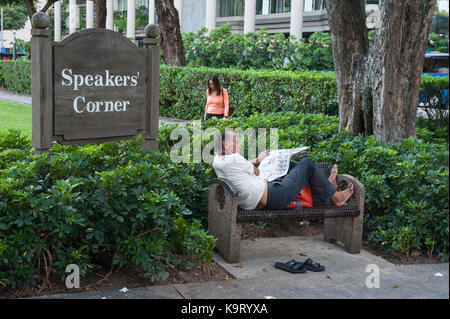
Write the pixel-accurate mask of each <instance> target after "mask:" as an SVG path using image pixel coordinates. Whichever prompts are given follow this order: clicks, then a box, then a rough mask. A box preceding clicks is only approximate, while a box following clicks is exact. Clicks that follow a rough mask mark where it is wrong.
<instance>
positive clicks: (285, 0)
mask: <svg viewBox="0 0 450 319" xmlns="http://www.w3.org/2000/svg"><path fill="white" fill-rule="evenodd" d="M283 12H291V0H270V7H269V13H283Z"/></svg>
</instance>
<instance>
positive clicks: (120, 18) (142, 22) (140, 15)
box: [114, 6, 148, 33]
mask: <svg viewBox="0 0 450 319" xmlns="http://www.w3.org/2000/svg"><path fill="white" fill-rule="evenodd" d="M114 24H115V25H117V28H118V32H119V33H122V32H123V31H125V30H126V29H127V10H124V11H115V12H114ZM147 24H148V8H147V7H145V6H139V7H137V8H136V19H135V26H136V28H141V27H145V26H146V25H147Z"/></svg>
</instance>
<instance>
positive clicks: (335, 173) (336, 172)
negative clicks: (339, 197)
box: [328, 164, 338, 189]
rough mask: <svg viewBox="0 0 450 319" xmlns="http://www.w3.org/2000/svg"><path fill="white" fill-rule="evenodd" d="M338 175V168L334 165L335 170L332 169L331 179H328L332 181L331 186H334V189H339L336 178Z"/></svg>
mask: <svg viewBox="0 0 450 319" xmlns="http://www.w3.org/2000/svg"><path fill="white" fill-rule="evenodd" d="M337 175H338V166H337V165H336V164H334V165H333V168H332V169H331V174H330V177H328V180H329V181H330V183H331V185H333V186H334V188H336V189H337V183H336V177H337Z"/></svg>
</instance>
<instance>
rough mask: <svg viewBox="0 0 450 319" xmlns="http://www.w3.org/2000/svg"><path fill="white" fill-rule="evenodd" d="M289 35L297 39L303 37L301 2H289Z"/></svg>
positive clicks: (298, 0)
mask: <svg viewBox="0 0 450 319" xmlns="http://www.w3.org/2000/svg"><path fill="white" fill-rule="evenodd" d="M290 34H291V35H293V36H295V37H296V38H297V39H301V38H302V37H303V0H291V30H290Z"/></svg>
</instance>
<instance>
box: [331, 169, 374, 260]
mask: <svg viewBox="0 0 450 319" xmlns="http://www.w3.org/2000/svg"><path fill="white" fill-rule="evenodd" d="M341 181H345V182H347V183H352V184H353V186H354V193H353V196H352V197H351V198H350V200H349V201H348V204H349V205H352V206H359V210H360V214H359V216H358V217H337V218H327V219H325V221H324V239H325V241H326V242H331V241H333V240H336V241H340V242H341V243H343V244H344V246H345V250H346V251H347V252H349V253H351V254H359V252H360V251H361V246H362V230H363V219H364V198H365V188H364V185H362V184H361V183H360V182H359V181H358V180H357V179H355V178H354V177H352V176H350V175H345V174H343V175H338V176H337V183H338V184H339V183H340V182H341Z"/></svg>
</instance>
